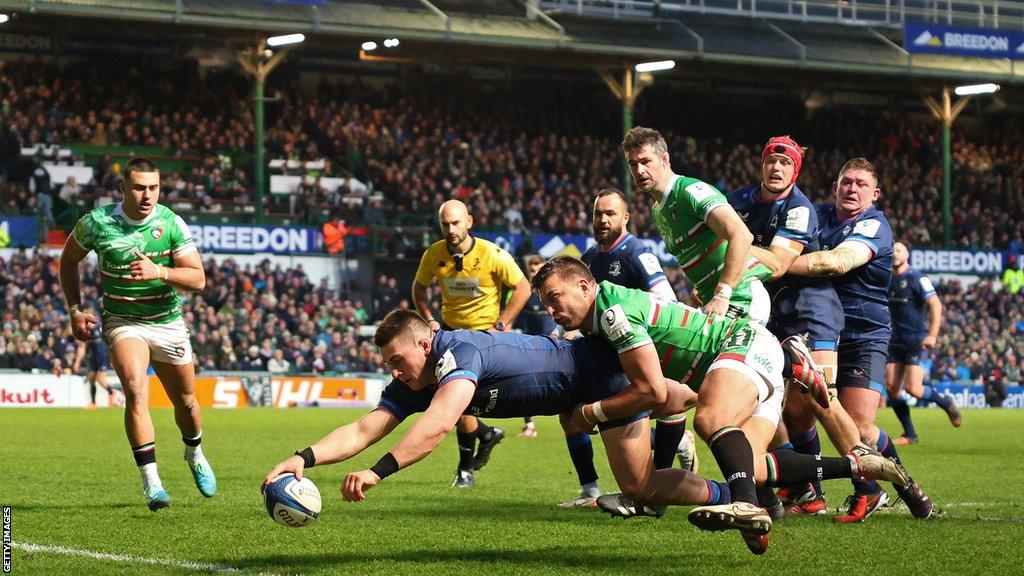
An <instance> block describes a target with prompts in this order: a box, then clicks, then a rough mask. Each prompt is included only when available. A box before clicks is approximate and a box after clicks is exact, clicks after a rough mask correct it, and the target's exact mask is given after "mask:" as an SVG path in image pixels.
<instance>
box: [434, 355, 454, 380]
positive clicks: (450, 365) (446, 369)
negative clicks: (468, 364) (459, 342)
mask: <svg viewBox="0 0 1024 576" xmlns="http://www.w3.org/2000/svg"><path fill="white" fill-rule="evenodd" d="M456 367H457V364H456V362H455V355H454V354H452V351H451V350H445V351H444V354H442V355H441V358H440V359H438V361H437V367H436V368H434V377H435V378H437V379H438V380H441V379H442V378H444V377H445V376H447V375H448V374H449V373H450V372H451V371H453V370H455V368H456Z"/></svg>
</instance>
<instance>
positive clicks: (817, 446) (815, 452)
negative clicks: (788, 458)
mask: <svg viewBox="0 0 1024 576" xmlns="http://www.w3.org/2000/svg"><path fill="white" fill-rule="evenodd" d="M789 441H790V443H791V444H792V446H793V451H794V452H796V453H797V454H809V455H811V456H821V440H820V439H819V438H818V427H817V426H814V427H812V428H811V429H810V430H808V431H806V432H804V433H803V434H797V435H796V436H790V438H789ZM811 486H813V487H814V493H815V494H821V493H822V492H821V482H818V481H817V480H815V481H814V482H811Z"/></svg>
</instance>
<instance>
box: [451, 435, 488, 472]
mask: <svg viewBox="0 0 1024 576" xmlns="http://www.w3.org/2000/svg"><path fill="white" fill-rule="evenodd" d="M480 427H481V428H483V425H482V424H481V426H480ZM476 435H477V433H476V432H456V434H455V436H456V438H458V440H459V470H472V469H473V453H474V452H475V451H476Z"/></svg>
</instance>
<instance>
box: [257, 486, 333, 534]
mask: <svg viewBox="0 0 1024 576" xmlns="http://www.w3.org/2000/svg"><path fill="white" fill-rule="evenodd" d="M263 500H264V502H265V503H266V506H267V514H270V517H271V518H273V519H274V522H277V523H278V524H280V525H282V526H287V527H289V528H298V527H300V526H307V525H309V524H312V523H313V522H316V519H317V518H318V517H319V516H320V505H321V501H320V490H318V489H317V487H316V484H313V481H312V480H310V479H309V478H303V479H302V480H296V479H295V475H294V474H290V473H289V474H282V475H280V476H278V477H277V478H274V479H273V480H271V481H270V484H267V487H266V489H265V490H264V491H263Z"/></svg>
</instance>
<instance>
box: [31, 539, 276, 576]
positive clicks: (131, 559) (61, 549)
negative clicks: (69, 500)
mask: <svg viewBox="0 0 1024 576" xmlns="http://www.w3.org/2000/svg"><path fill="white" fill-rule="evenodd" d="M11 546H13V547H14V548H15V549H18V550H24V551H25V552H28V553H30V554H33V553H37V552H44V553H49V554H60V555H63V556H79V557H82V558H91V559H93V560H108V561H111V562H122V563H126V564H151V565H154V566H168V567H171V568H179V569H184V570H196V571H199V572H215V573H218V574H253V575H254V576H279V575H278V574H275V573H273V572H248V571H246V570H242V569H240V568H234V567H231V566H224V565H221V564H209V563H206V562H192V561H189V560H170V559H166V558H145V557H141V556H131V555H128V554H111V553H109V552H94V551H92V550H81V549H79V548H69V547H67V546H48V545H45V544H31V543H28V542H12V543H11Z"/></svg>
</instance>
